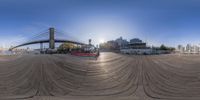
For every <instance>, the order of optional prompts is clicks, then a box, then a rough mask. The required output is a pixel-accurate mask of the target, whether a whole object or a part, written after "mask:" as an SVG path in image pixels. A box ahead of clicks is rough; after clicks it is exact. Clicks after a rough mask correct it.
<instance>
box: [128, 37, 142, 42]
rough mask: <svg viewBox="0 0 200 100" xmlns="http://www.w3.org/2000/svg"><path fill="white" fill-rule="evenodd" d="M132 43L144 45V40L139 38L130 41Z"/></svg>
mask: <svg viewBox="0 0 200 100" xmlns="http://www.w3.org/2000/svg"><path fill="white" fill-rule="evenodd" d="M130 43H142V40H140V39H139V38H134V39H131V40H130Z"/></svg>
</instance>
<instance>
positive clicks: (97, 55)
mask: <svg viewBox="0 0 200 100" xmlns="http://www.w3.org/2000/svg"><path fill="white" fill-rule="evenodd" d="M99 55H100V53H99V50H97V54H96V58H97V57H99Z"/></svg>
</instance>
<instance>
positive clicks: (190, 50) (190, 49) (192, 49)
mask: <svg viewBox="0 0 200 100" xmlns="http://www.w3.org/2000/svg"><path fill="white" fill-rule="evenodd" d="M176 51H177V52H178V53H185V54H199V53H200V47H199V46H198V45H191V44H187V45H186V46H185V47H184V46H182V45H178V46H177V50H176Z"/></svg>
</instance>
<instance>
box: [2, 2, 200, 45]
mask: <svg viewBox="0 0 200 100" xmlns="http://www.w3.org/2000/svg"><path fill="white" fill-rule="evenodd" d="M199 26H200V1H199V0H0V35H1V36H0V47H9V46H11V45H14V44H17V42H15V41H20V40H23V39H26V38H28V37H31V36H34V35H35V34H37V33H39V32H41V31H43V30H47V29H48V28H49V27H54V28H56V29H58V30H62V31H63V32H65V33H66V34H67V36H69V37H74V39H77V40H78V41H83V42H85V43H87V42H88V39H90V38H91V39H92V43H94V44H98V43H99V42H102V40H104V41H108V40H115V39H116V38H118V37H120V36H122V37H123V38H125V39H127V40H130V39H132V38H140V39H142V40H143V41H145V42H147V43H148V45H154V46H159V45H161V44H165V45H167V46H175V47H176V46H177V45H178V44H182V45H186V44H187V43H190V44H199V43H200V38H199V37H200V27H199ZM69 37H66V38H69ZM13 43H14V44H13Z"/></svg>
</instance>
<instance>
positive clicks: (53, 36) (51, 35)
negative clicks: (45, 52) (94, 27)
mask: <svg viewBox="0 0 200 100" xmlns="http://www.w3.org/2000/svg"><path fill="white" fill-rule="evenodd" d="M44 37H48V38H44ZM59 37H62V38H59ZM41 38H42V39H41ZM68 38H69V37H68ZM43 43H49V49H55V43H73V44H77V45H85V43H83V42H79V41H78V40H77V39H74V40H72V39H66V33H64V32H60V31H56V30H55V28H49V29H48V31H47V32H46V31H45V32H43V33H40V34H36V36H35V37H31V38H30V39H28V40H27V41H24V42H23V43H22V42H21V43H19V44H17V45H15V46H12V47H11V48H10V49H9V50H11V51H12V50H13V49H16V48H19V47H22V46H26V45H32V44H40V49H42V48H43Z"/></svg>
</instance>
